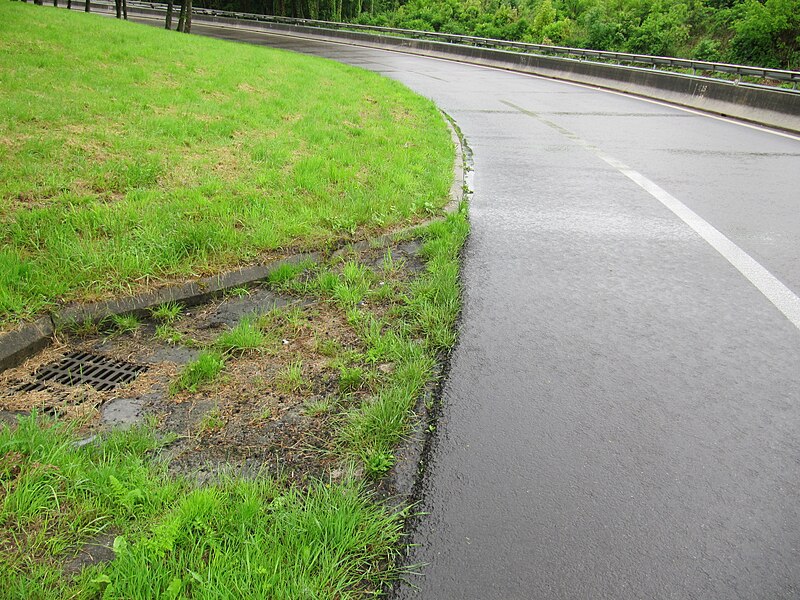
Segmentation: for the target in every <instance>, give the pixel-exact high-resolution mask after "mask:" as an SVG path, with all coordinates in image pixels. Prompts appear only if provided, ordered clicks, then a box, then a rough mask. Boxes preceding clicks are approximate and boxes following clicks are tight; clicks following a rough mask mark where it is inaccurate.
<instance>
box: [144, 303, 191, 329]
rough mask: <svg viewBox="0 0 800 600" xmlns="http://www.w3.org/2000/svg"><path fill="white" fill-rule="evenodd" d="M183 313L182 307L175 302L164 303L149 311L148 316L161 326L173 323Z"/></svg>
mask: <svg viewBox="0 0 800 600" xmlns="http://www.w3.org/2000/svg"><path fill="white" fill-rule="evenodd" d="M181 312H183V307H182V306H181V305H180V304H178V303H177V302H165V303H164V304H160V305H159V306H157V307H155V308H154V309H152V310H151V311H150V315H151V316H152V317H153V318H154V319H155V320H156V321H160V322H161V323H163V324H166V325H169V324H170V323H174V322H175V321H177V320H178V317H180V315H181Z"/></svg>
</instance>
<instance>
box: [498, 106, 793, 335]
mask: <svg viewBox="0 0 800 600" xmlns="http://www.w3.org/2000/svg"><path fill="white" fill-rule="evenodd" d="M502 102H503V104H506V105H507V106H510V107H511V108H513V109H515V110H517V111H519V112H521V113H524V114H526V115H529V116H531V117H534V118H536V119H538V120H539V121H540V122H542V123H544V124H545V125H547V126H548V127H551V128H553V129H555V130H557V131H558V132H559V133H561V134H563V135H564V136H566V137H568V138H569V139H571V140H573V141H574V142H576V143H577V144H579V145H581V146H582V147H584V148H586V149H587V150H588V151H590V152H592V153H593V154H594V155H595V156H597V157H598V158H599V159H601V160H602V161H604V162H605V163H607V164H608V165H610V166H611V167H613V168H615V169H616V170H617V171H619V172H620V173H621V174H623V175H624V176H625V177H627V178H628V179H630V180H631V181H633V182H634V183H635V184H636V185H638V186H639V187H641V188H642V189H643V190H644V191H646V192H647V193H648V194H650V195H651V196H653V198H655V199H656V200H658V201H659V202H661V204H663V205H664V206H665V207H666V208H668V209H669V210H670V211H672V213H673V214H674V215H675V216H677V217H678V218H679V219H680V220H681V221H683V222H684V223H686V224H687V225H688V226H689V227H690V228H691V229H692V230H693V231H694V232H695V233H697V235H699V236H700V237H701V238H703V239H704V240H705V241H706V243H708V245H709V246H711V247H712V248H714V250H716V251H717V252H719V253H720V254H721V255H722V257H723V258H724V259H725V260H727V261H728V262H729V263H730V264H731V265H733V267H734V268H736V270H737V271H739V272H740V273H741V274H742V275H744V277H745V278H746V279H747V280H748V281H749V282H750V283H752V284H753V285H754V286H755V287H756V289H758V291H760V292H761V293H762V294H764V296H766V298H767V299H768V300H769V301H770V302H772V304H773V305H775V308H777V309H778V310H779V311H781V312H782V313H783V314H784V316H785V317H786V318H787V319H789V321H790V322H791V323H792V325H794V326H795V327H796V328H797V329H800V298H798V297H797V295H796V294H795V293H794V292H793V291H792V290H790V289H789V288H788V287H786V286H785V285H784V284H783V283H782V282H781V281H780V280H779V279H778V278H777V277H775V276H774V275H773V274H772V273H770V272H769V271H768V270H767V269H766V268H765V267H764V266H763V265H761V263H759V262H758V261H757V260H756V259H754V258H753V257H752V256H750V255H749V254H748V253H747V252H745V251H744V250H742V249H741V248H740V247H739V246H737V245H736V244H735V243H734V242H732V241H731V240H730V239H729V238H728V237H727V236H725V235H724V234H723V233H722V232H720V231H719V230H718V229H717V228H716V227H714V226H713V225H711V223H709V222H708V221H706V220H705V219H703V218H702V217H701V216H700V215H698V214H697V213H696V212H694V211H693V210H692V209H691V208H689V207H688V206H686V205H685V204H684V203H683V202H681V201H680V200H678V199H677V198H676V197H675V196H673V195H672V194H670V193H669V192H668V191H666V190H665V189H664V188H662V187H661V186H659V185H658V184H657V183H655V182H653V181H651V180H650V179H648V178H647V177H645V176H644V175H642V174H641V173H639V172H638V171H636V170H634V169H632V168H630V167H629V166H628V165H626V164H625V163H623V162H622V161H620V160H617V159H616V158H614V157H613V156H609V155H608V154H606V153H605V152H603V151H602V150H600V148H598V147H597V146H594V145H593V144H590V143H589V142H587V141H586V140H584V139H583V138H581V137H579V136H577V135H575V134H574V133H573V132H571V131H569V130H568V129H565V128H563V127H561V126H560V125H557V124H556V123H553V122H552V121H548V120H547V119H544V118H542V117H541V116H540V115H538V114H536V113H535V112H533V111H529V110H526V109H524V108H521V107H519V106H517V105H515V104H512V103H511V102H506V101H502Z"/></svg>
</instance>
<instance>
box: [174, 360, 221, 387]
mask: <svg viewBox="0 0 800 600" xmlns="http://www.w3.org/2000/svg"><path fill="white" fill-rule="evenodd" d="M224 367H225V357H224V356H223V355H222V354H220V353H219V352H216V351H214V350H204V351H203V352H201V353H200V356H198V357H197V358H196V359H195V360H194V361H192V362H190V363H189V364H188V365H186V366H185V367H184V369H183V371H181V374H180V376H179V377H178V379H176V380H175V381H173V382H172V384H171V385H170V393H172V394H177V393H178V392H181V391H187V392H196V391H197V390H198V388H199V387H200V386H201V385H203V384H206V383H210V382H212V381H214V379H216V377H217V375H219V373H220V372H221V371H222V369H223V368H224Z"/></svg>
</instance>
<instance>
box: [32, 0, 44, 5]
mask: <svg viewBox="0 0 800 600" xmlns="http://www.w3.org/2000/svg"><path fill="white" fill-rule="evenodd" d="M33 3H34V4H35V5H36V6H44V0H33Z"/></svg>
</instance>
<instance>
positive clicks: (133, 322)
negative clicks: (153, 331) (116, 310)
mask: <svg viewBox="0 0 800 600" xmlns="http://www.w3.org/2000/svg"><path fill="white" fill-rule="evenodd" d="M108 325H109V326H110V328H111V331H112V333H114V334H116V335H122V334H123V333H134V332H135V331H136V330H137V329H139V327H141V326H142V323H141V321H139V319H138V318H137V317H136V315H131V314H127V315H112V317H111V318H110V319H109V321H108Z"/></svg>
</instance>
